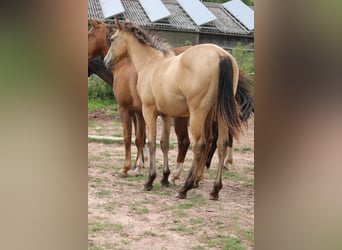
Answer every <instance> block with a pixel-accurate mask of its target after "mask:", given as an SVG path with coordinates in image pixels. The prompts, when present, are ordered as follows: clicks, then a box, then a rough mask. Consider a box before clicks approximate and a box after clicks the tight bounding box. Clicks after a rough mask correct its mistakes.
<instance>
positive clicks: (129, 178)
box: [126, 174, 146, 182]
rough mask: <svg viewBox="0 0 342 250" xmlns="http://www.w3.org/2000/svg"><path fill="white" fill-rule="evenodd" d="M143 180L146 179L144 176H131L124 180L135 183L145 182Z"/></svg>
mask: <svg viewBox="0 0 342 250" xmlns="http://www.w3.org/2000/svg"><path fill="white" fill-rule="evenodd" d="M145 178H146V177H145V176H141V175H138V176H136V175H134V174H133V175H128V176H127V178H126V180H128V181H134V182H136V181H141V180H145Z"/></svg>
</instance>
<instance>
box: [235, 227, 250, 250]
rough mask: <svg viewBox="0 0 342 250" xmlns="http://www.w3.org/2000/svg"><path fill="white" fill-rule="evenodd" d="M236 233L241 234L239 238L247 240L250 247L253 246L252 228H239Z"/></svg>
mask: <svg viewBox="0 0 342 250" xmlns="http://www.w3.org/2000/svg"><path fill="white" fill-rule="evenodd" d="M238 234H239V235H240V236H241V238H243V239H245V240H247V241H248V242H249V245H250V246H251V247H253V246H254V230H253V229H249V230H246V229H239V230H238Z"/></svg>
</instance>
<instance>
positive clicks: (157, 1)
mask: <svg viewBox="0 0 342 250" xmlns="http://www.w3.org/2000/svg"><path fill="white" fill-rule="evenodd" d="M139 2H140V4H141V6H142V7H143V8H144V10H145V12H146V14H147V16H148V18H149V19H150V20H151V22H155V21H158V20H160V19H163V18H165V17H169V16H171V13H170V12H169V10H168V9H167V8H166V7H165V5H164V4H163V3H162V1H161V0H139Z"/></svg>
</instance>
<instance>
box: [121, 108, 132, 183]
mask: <svg viewBox="0 0 342 250" xmlns="http://www.w3.org/2000/svg"><path fill="white" fill-rule="evenodd" d="M118 111H119V115H120V118H121V123H122V128H123V136H124V145H125V163H124V167H123V168H122V169H121V170H120V173H119V175H120V176H121V177H127V172H128V170H130V168H131V138H132V119H131V114H130V113H129V112H128V110H125V109H122V108H120V107H119V110H118Z"/></svg>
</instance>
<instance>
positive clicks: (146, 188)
mask: <svg viewBox="0 0 342 250" xmlns="http://www.w3.org/2000/svg"><path fill="white" fill-rule="evenodd" d="M152 189H153V185H148V184H145V185H144V188H143V190H144V191H151V190H152Z"/></svg>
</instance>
